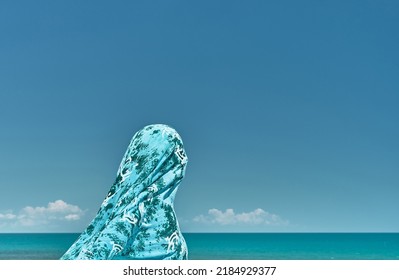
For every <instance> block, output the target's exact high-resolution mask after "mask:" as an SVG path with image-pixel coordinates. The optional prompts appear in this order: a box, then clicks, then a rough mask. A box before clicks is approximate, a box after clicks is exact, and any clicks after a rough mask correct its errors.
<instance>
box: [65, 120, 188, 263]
mask: <svg viewBox="0 0 399 280" xmlns="http://www.w3.org/2000/svg"><path fill="white" fill-rule="evenodd" d="M186 165H187V156H186V154H185V151H184V148H183V142H182V140H181V138H180V136H179V134H177V132H176V131H175V130H174V129H173V128H171V127H169V126H167V125H163V124H155V125H148V126H146V127H144V128H143V129H141V130H139V131H138V132H137V133H136V134H135V135H134V136H133V138H132V140H131V141H130V144H129V146H128V148H127V151H126V153H125V155H124V156H123V158H122V162H121V164H120V166H119V169H118V172H117V177H116V180H115V182H114V184H113V185H112V186H111V188H110V190H109V192H108V194H107V196H106V198H105V199H104V201H103V203H102V204H101V207H100V209H99V210H98V212H97V215H96V217H95V218H94V219H93V221H92V222H91V223H90V225H89V226H88V227H87V228H86V230H85V231H84V232H83V233H82V234H81V235H80V236H79V238H78V239H77V240H76V241H75V243H74V244H73V245H72V246H71V247H70V248H69V249H68V251H67V252H66V253H65V254H64V255H63V256H62V257H61V259H64V260H71V259H95V260H102V259H187V254H188V252H187V246H186V242H185V240H184V238H183V235H182V233H181V231H180V229H179V225H178V221H177V218H176V214H175V211H174V209H173V202H174V198H175V194H176V191H177V189H178V187H179V184H180V182H181V180H182V179H183V177H184V174H185V169H186Z"/></svg>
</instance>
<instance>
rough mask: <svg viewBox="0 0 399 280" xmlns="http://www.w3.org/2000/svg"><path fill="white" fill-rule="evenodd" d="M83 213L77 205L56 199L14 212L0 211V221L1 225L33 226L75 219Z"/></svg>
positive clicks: (78, 218)
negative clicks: (44, 204)
mask: <svg viewBox="0 0 399 280" xmlns="http://www.w3.org/2000/svg"><path fill="white" fill-rule="evenodd" d="M83 215H84V211H83V210H82V209H80V208H79V207H78V206H76V205H72V204H68V203H66V202H65V201H63V200H56V201H54V202H49V203H48V204H47V206H38V207H32V206H26V207H24V208H22V209H21V210H20V211H19V212H18V213H15V214H14V213H13V211H7V212H4V213H0V221H2V222H3V223H2V227H6V226H8V227H10V226H11V227H20V226H22V227H34V226H37V225H46V224H51V223H54V222H57V221H77V220H80V218H81V217H82V216H83Z"/></svg>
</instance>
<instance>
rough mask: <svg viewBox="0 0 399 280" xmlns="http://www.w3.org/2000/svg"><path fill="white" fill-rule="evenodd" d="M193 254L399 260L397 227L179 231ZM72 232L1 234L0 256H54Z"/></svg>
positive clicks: (197, 257) (69, 240) (224, 257)
mask: <svg viewBox="0 0 399 280" xmlns="http://www.w3.org/2000/svg"><path fill="white" fill-rule="evenodd" d="M183 235H184V237H185V239H186V242H187V247H188V250H189V259H192V260H248V259H252V260H399V233H184V234H183ZM78 236H79V234H77V233H30V234H25V233H23V234H8V233H7V234H6V233H4V234H0V259H2V260H57V259H59V258H60V257H61V256H62V255H63V253H64V252H65V251H66V250H67V249H68V248H69V247H70V246H71V245H72V243H73V242H74V241H75V240H76V239H77V238H78Z"/></svg>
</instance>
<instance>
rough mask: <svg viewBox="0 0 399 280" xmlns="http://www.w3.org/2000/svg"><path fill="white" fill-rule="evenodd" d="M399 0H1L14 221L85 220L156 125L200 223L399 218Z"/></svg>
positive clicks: (2, 153)
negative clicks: (165, 131)
mask: <svg viewBox="0 0 399 280" xmlns="http://www.w3.org/2000/svg"><path fill="white" fill-rule="evenodd" d="M398 9H399V4H398V2H397V1H328V2H327V1H232V0H226V1H113V2H110V1H95V2H93V1H92V2H90V3H87V2H82V1H40V3H39V2H37V1H1V3H0V125H1V126H0V129H1V131H0V141H1V142H0V143H1V145H0V190H1V196H0V232H9V231H81V230H83V229H84V228H85V226H86V225H87V223H88V222H89V221H90V220H91V218H92V217H93V216H94V214H95V213H96V211H97V209H98V207H99V205H100V204H101V202H102V200H103V198H104V197H105V195H106V193H107V191H108V189H109V187H110V186H111V184H112V182H113V181H114V179H115V174H116V171H117V168H118V165H119V162H120V160H121V158H122V156H123V153H124V151H125V149H126V147H127V144H128V143H129V141H130V138H131V137H132V136H133V134H134V132H135V131H137V130H138V129H140V128H141V127H143V126H144V125H147V124H151V123H166V124H169V125H171V126H173V127H174V128H175V129H176V130H177V131H178V132H179V133H180V134H181V136H182V138H183V141H184V143H185V147H186V152H187V154H188V157H189V165H188V168H187V172H186V178H185V179H184V180H183V183H182V185H181V187H180V189H179V192H178V195H177V198H176V202H175V205H176V211H177V215H178V218H179V220H180V224H181V227H182V229H183V231H265V232H270V231H282V232H287V231H288V232H296V231H305V232H307V231H317V232H320V231H321V232H335V231H345V232H347V231H359V232H362V231H395V232H398V231H399V220H398V215H399V147H398V143H399V129H398V123H399V110H398V107H399V79H398V77H399V52H398V50H399V33H398V29H399V18H398V16H397V12H398ZM49 203H50V204H49ZM28 206H29V207H30V208H29V207H28ZM227 209H232V210H227Z"/></svg>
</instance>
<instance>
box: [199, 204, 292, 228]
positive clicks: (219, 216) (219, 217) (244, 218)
mask: <svg viewBox="0 0 399 280" xmlns="http://www.w3.org/2000/svg"><path fill="white" fill-rule="evenodd" d="M193 220H194V222H197V223H207V224H218V225H222V226H224V225H288V221H285V220H283V219H282V218H281V217H280V216H278V215H276V214H272V213H269V212H266V211H265V210H263V209H261V208H257V209H255V210H253V211H251V212H243V213H237V214H236V213H235V212H234V210H233V209H231V208H229V209H226V211H224V212H223V211H221V210H219V209H215V208H213V209H209V210H208V214H207V215H199V216H197V217H195V218H194V219H193Z"/></svg>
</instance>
